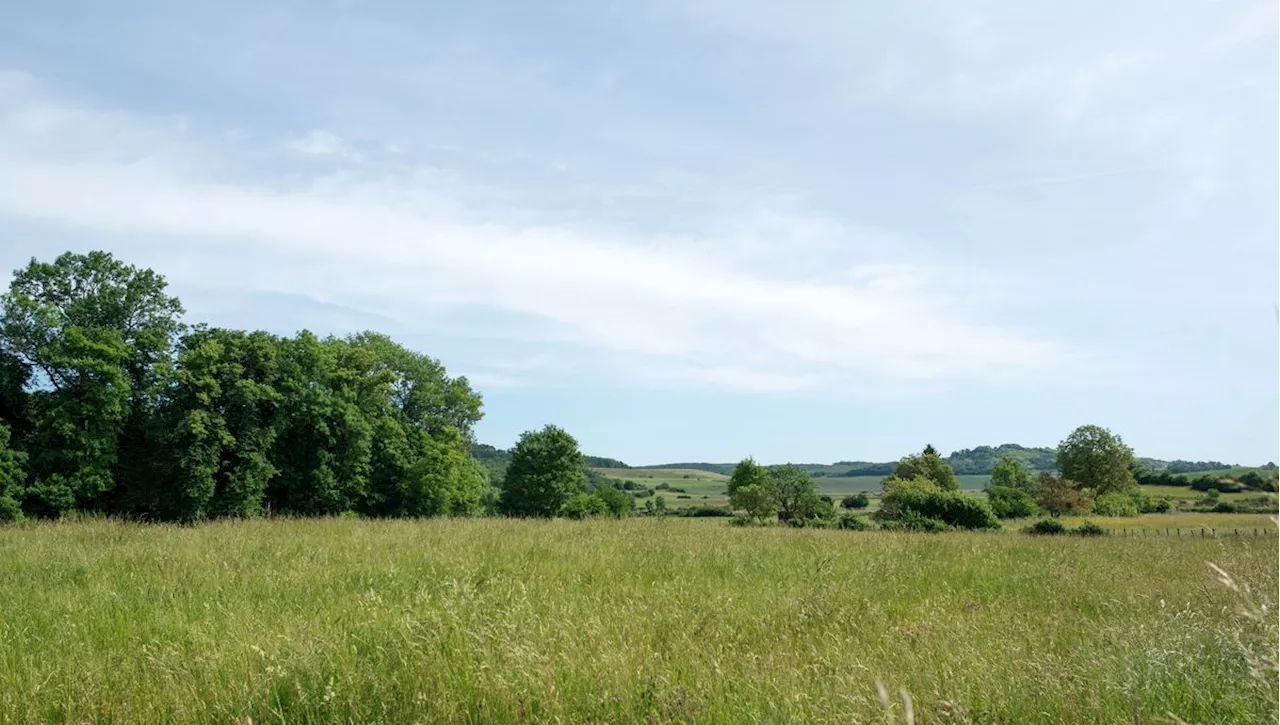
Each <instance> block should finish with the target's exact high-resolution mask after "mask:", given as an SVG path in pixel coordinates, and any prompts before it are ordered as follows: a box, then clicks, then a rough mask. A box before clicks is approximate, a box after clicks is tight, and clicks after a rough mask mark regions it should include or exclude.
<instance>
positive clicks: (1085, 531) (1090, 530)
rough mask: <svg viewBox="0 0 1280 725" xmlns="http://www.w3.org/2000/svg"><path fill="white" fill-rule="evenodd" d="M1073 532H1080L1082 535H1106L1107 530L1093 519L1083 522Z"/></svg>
mask: <svg viewBox="0 0 1280 725" xmlns="http://www.w3.org/2000/svg"><path fill="white" fill-rule="evenodd" d="M1072 533H1074V534H1079V535H1080V536H1106V535H1107V530H1106V529H1104V528H1102V527H1101V526H1099V525H1097V524H1095V523H1093V522H1092V521H1086V522H1084V523H1083V524H1080V526H1079V528H1077V529H1076V530H1075V531H1073V532H1072Z"/></svg>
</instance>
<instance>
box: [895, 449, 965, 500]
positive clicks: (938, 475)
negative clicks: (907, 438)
mask: <svg viewBox="0 0 1280 725" xmlns="http://www.w3.org/2000/svg"><path fill="white" fill-rule="evenodd" d="M891 478H894V479H899V480H911V479H914V478H924V479H927V480H930V481H933V482H934V484H936V485H937V486H938V488H941V489H943V490H944V491H958V490H960V482H959V481H958V480H956V472H955V471H953V470H951V466H948V465H947V464H946V462H945V461H943V460H942V457H941V456H939V455H938V451H937V450H935V449H934V447H933V446H931V445H930V446H925V447H924V450H923V451H921V452H920V453H917V454H915V455H911V456H907V457H905V458H903V459H902V460H901V461H898V465H897V467H896V468H894V469H893V475H892V476H891ZM886 485H888V481H886Z"/></svg>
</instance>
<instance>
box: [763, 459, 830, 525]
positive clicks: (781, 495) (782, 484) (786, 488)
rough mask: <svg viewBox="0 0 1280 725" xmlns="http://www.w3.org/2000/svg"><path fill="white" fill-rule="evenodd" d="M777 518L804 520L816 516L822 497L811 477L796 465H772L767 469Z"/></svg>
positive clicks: (794, 520)
mask: <svg viewBox="0 0 1280 725" xmlns="http://www.w3.org/2000/svg"><path fill="white" fill-rule="evenodd" d="M769 479H770V481H771V482H772V490H773V495H774V499H775V501H776V502H777V507H778V518H779V519H780V520H782V521H787V522H797V523H799V522H804V521H807V520H809V519H813V518H818V515H819V513H820V512H821V511H822V504H823V501H822V499H821V498H820V497H819V496H818V488H817V486H816V485H814V483H813V477H811V476H810V475H809V474H808V473H806V472H805V471H804V470H803V469H801V468H799V467H798V466H793V465H790V464H788V465H785V466H773V467H772V468H770V469H769Z"/></svg>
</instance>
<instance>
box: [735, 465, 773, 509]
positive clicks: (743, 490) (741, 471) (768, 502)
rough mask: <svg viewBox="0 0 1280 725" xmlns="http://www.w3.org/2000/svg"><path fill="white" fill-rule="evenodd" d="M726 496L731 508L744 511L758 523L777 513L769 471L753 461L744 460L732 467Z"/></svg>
mask: <svg viewBox="0 0 1280 725" xmlns="http://www.w3.org/2000/svg"><path fill="white" fill-rule="evenodd" d="M728 494H729V505H730V506H731V507H733V508H735V509H741V510H743V511H746V512H747V515H748V516H750V517H751V518H753V519H756V520H758V521H763V520H765V519H766V518H770V517H772V516H774V515H775V514H776V513H777V512H778V501H777V495H776V493H775V491H774V483H773V479H772V478H771V477H770V475H769V470H768V469H767V468H765V467H764V466H761V465H760V464H758V463H756V462H755V459H752V458H744V459H742V460H741V461H739V462H738V465H737V466H734V468H733V475H731V476H730V477H729V484H728Z"/></svg>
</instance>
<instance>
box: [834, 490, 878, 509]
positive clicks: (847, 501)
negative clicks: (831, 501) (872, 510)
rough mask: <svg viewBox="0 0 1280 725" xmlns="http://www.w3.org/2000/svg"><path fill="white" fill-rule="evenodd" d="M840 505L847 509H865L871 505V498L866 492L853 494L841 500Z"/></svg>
mask: <svg viewBox="0 0 1280 725" xmlns="http://www.w3.org/2000/svg"><path fill="white" fill-rule="evenodd" d="M840 505H841V506H843V507H844V508H847V509H864V508H866V507H868V506H870V505H871V497H870V496H868V495H867V494H866V492H865V491H862V492H859V493H851V494H849V495H848V496H845V497H844V498H842V499H840Z"/></svg>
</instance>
